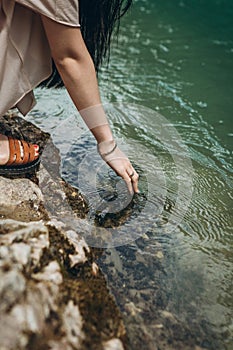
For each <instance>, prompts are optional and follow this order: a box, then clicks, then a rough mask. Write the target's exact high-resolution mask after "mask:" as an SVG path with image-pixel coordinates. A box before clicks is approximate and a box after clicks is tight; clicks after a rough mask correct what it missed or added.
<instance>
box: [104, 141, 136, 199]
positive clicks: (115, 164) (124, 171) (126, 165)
mask: <svg viewBox="0 0 233 350" xmlns="http://www.w3.org/2000/svg"><path fill="white" fill-rule="evenodd" d="M98 152H99V154H100V155H101V157H102V158H103V160H104V161H105V162H106V163H107V164H108V165H109V166H110V167H111V168H112V169H113V170H114V171H115V173H116V174H117V175H119V176H121V177H122V179H123V180H125V182H126V185H127V187H128V190H129V192H130V193H131V194H133V193H134V192H135V193H139V189H138V179H139V176H138V174H137V172H136V170H135V169H134V168H133V166H132V164H131V163H130V161H129V159H128V157H127V156H126V155H125V154H124V153H123V152H122V151H121V150H120V149H119V147H118V146H117V144H116V142H115V140H110V141H104V142H101V143H99V144H98Z"/></svg>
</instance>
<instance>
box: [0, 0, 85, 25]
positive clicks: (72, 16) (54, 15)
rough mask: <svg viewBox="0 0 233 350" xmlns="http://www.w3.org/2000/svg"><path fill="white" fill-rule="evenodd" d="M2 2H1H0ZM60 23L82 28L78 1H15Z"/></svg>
mask: <svg viewBox="0 0 233 350" xmlns="http://www.w3.org/2000/svg"><path fill="white" fill-rule="evenodd" d="M0 1H1V0H0ZM15 1H16V2H18V3H19V4H21V5H24V6H27V7H29V8H30V9H31V10H33V11H35V12H37V13H39V14H42V15H44V16H47V17H49V18H51V19H53V20H54V21H56V22H58V23H62V24H65V25H69V26H72V27H80V23H79V1H78V0H15Z"/></svg>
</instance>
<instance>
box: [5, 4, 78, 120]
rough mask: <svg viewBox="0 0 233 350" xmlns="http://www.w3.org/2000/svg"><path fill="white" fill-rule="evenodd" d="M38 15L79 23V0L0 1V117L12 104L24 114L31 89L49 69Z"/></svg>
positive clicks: (32, 100)
mask: <svg viewBox="0 0 233 350" xmlns="http://www.w3.org/2000/svg"><path fill="white" fill-rule="evenodd" d="M41 14H42V15H45V16H47V17H49V18H51V19H53V20H54V21H56V22H59V23H62V24H65V25H69V26H74V27H79V26H80V25H79V13H78V0H0V117H1V116H2V115H4V114H5V113H6V112H7V111H8V110H9V109H10V108H12V107H14V106H16V107H17V108H18V109H19V111H20V112H21V113H22V114H24V115H25V114H27V113H28V112H29V111H30V109H31V108H32V107H33V106H34V105H35V98H34V94H33V89H34V88H35V87H36V86H37V85H38V84H39V83H40V82H41V81H43V80H44V79H46V78H48V77H49V75H50V74H51V72H52V69H51V54H50V50H49V45H48V41H47V38H46V35H45V32H44V29H43V25H42V21H41V17H40V15H41Z"/></svg>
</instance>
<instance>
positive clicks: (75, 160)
mask: <svg viewBox="0 0 233 350" xmlns="http://www.w3.org/2000/svg"><path fill="white" fill-rule="evenodd" d="M232 18H233V2H231V1H230V0H229V1H227V0H212V1H210V0H205V1H204V0H196V1H192V2H191V1H187V0H182V1H181V0H167V1H166V2H164V1H162V0H159V1H156V2H154V1H149V0H144V1H143V0H141V1H136V2H135V5H134V8H133V10H132V11H131V14H130V15H129V16H128V17H127V18H125V19H124V20H123V22H122V28H121V32H120V38H119V42H118V45H116V44H115V45H114V47H113V50H112V59H111V63H110V66H109V68H108V69H107V68H104V69H103V70H102V73H101V74H100V77H99V80H100V88H101V92H102V96H103V100H104V102H106V103H110V106H108V112H109V116H110V119H111V124H112V126H113V129H114V132H115V135H116V136H117V137H118V139H119V141H120V142H121V143H122V145H123V146H122V147H123V148H124V149H125V150H126V151H127V153H128V154H129V155H130V156H131V159H132V160H133V162H134V164H135V165H136V166H137V167H138V170H139V172H140V174H141V195H140V196H138V198H137V199H135V200H134V201H135V202H134V205H133V206H132V207H131V208H130V210H129V211H128V212H127V213H126V214H125V213H124V215H125V216H124V218H123V220H122V221H121V222H120V223H118V225H120V226H121V225H122V226H125V227H126V231H128V232H134V233H135V228H136V227H135V216H133V214H134V213H135V212H136V216H137V215H139V214H138V213H140V212H142V213H143V214H145V215H144V216H143V215H142V217H141V218H140V224H138V223H137V225H136V226H137V228H138V227H139V228H140V229H139V231H138V233H136V236H134V235H133V234H132V235H131V237H132V236H133V238H138V237H141V236H142V238H140V239H141V240H142V241H143V242H141V243H140V242H139V244H136V245H134V243H130V244H128V245H126V246H124V247H121V248H116V249H115V248H114V249H113V250H109V251H108V253H106V254H107V255H108V259H105V258H103V259H102V261H100V263H102V267H103V269H104V271H105V272H106V274H107V275H108V274H109V285H110V287H111V288H112V290H113V292H114V293H115V295H116V298H117V300H118V302H119V304H120V305H121V308H122V310H125V304H126V303H128V302H129V300H130V294H129V293H128V292H129V290H131V289H132V288H134V289H135V288H137V283H135V281H134V279H136V277H135V276H136V275H137V272H138V271H137V268H138V266H137V264H135V268H133V266H134V261H135V259H139V260H140V259H141V261H142V257H143V259H144V260H143V274H144V278H145V280H144V282H145V284H146V286H145V289H146V288H148V289H149V290H150V292H151V293H153V285H156V286H158V285H161V286H162V285H163V286H166V288H164V290H165V293H167V299H166V303H165V304H164V305H163V306H162V308H164V309H166V310H169V311H170V312H172V313H174V314H175V315H176V316H177V317H178V319H179V320H181V321H182V322H184V323H190V322H194V321H195V323H196V324H199V326H200V325H202V324H203V322H206V324H208V327H207V326H206V327H207V328H208V331H206V335H205V336H203V335H200V334H201V332H200V329H199V328H198V327H196V338H198V337H199V338H198V339H199V342H198V341H197V344H199V345H203V346H205V347H206V348H209V349H219V350H222V349H227V350H230V349H232V348H233V341H232V337H233V324H232V312H233V302H232V300H233V295H232V275H233V274H232V272H233V269H232V262H233V254H232V237H231V234H232V223H233V219H232V197H233V193H232V185H233V182H232V172H233V166H232V159H233V153H232V152H233V145H232V138H233V123H232V110H233V99H232V96H233V75H232V72H233V25H232V24H233V22H232ZM37 97H38V105H37V107H36V108H35V109H34V111H33V112H32V113H31V114H30V116H29V117H28V118H29V119H30V120H32V121H33V122H35V123H36V124H37V125H39V126H41V127H42V128H44V129H45V130H46V131H49V132H51V134H52V135H53V138H54V141H55V143H56V145H57V146H58V147H60V149H61V154H62V155H63V176H65V177H66V179H67V180H69V181H70V182H71V183H72V184H73V185H78V181H77V169H78V166H79V164H80V161H81V160H82V159H84V158H85V157H86V155H87V154H91V152H92V150H93V145H94V143H93V139H92V138H91V137H90V136H88V134H87V132H86V131H85V129H84V128H83V126H82V125H81V121H80V118H79V117H78V116H77V113H76V111H75V109H74V107H73V106H72V104H71V102H70V100H69V98H68V96H67V94H66V93H65V91H63V90H58V91H46V90H37ZM116 102H118V104H116ZM153 111H157V112H158V113H159V114H156V112H153ZM159 115H162V116H164V117H165V118H166V123H165V124H163V126H164V125H166V127H165V128H166V129H167V130H168V134H169V133H170V136H169V137H171V138H169V137H168V138H167V139H166V140H165V138H166V137H165V136H164V134H163V131H161V129H160V126H161V123H160V121H159V119H158V116H159ZM158 124H159V125H158ZM67 130H68V133H69V135H67ZM76 132H77V133H78V135H79V137H77V133H76ZM171 133H172V135H171ZM161 135H162V136H161ZM177 135H179V137H178V139H177ZM68 136H69V137H70V139H71V142H70V141H69V140H68V141H67V138H68ZM174 138H175V140H176V141H177V140H178V141H177V143H170V146H169V140H173V141H174ZM77 140H78V141H77ZM165 141H166V142H165ZM186 146H187V148H188V150H187V149H186ZM180 147H181V148H180ZM182 150H183V152H184V158H183V160H184V161H187V160H191V162H192V166H191V168H187V164H188V166H190V163H187V162H186V163H182ZM177 157H178V158H177ZM179 157H180V158H179ZM177 164H178V167H177ZM182 164H183V167H182ZM91 165H92V164H91ZM91 168H92V167H91V166H90V169H89V170H90V171H91ZM85 169H86V168H85ZM92 169H93V168H92ZM82 171H83V169H82ZM192 171H193V174H192ZM99 173H100V175H98V176H99V177H100V179H99V181H100V185H99V186H98V190H97V194H99V193H100V191H101V188H102V191H103V192H104V194H102V196H103V198H104V196H105V197H107V196H110V197H109V198H110V199H111V200H112V198H111V195H113V194H114V193H115V192H114V191H115V187H114V186H115V185H114V181H116V179H115V178H114V175H113V174H112V173H110V175H109V173H108V171H107V169H106V168H104V167H103V168H101V169H100V171H99ZM189 175H190V176H189ZM109 178H110V180H109ZM87 179H88V177H87ZM87 183H88V184H89V182H88V181H87ZM101 186H102V187H101ZM122 186H123V185H122ZM94 190H96V188H94V189H93V188H92V187H91V184H90V187H89V189H88V188H87V189H86V191H87V196H89V198H90V199H91V198H92V194H91V193H92V191H94ZM88 191H89V193H88ZM98 191H99V192H98ZM120 191H121V192H120V195H119V196H120V198H121V196H124V193H125V192H124V188H123V187H121V189H120ZM178 192H179V193H178ZM122 193H123V194H122ZM93 196H94V195H93ZM179 196H180V197H179ZM178 197H179V198H181V205H180V207H177V205H178V204H177V198H178ZM93 198H95V197H93ZM189 200H190V203H189ZM146 201H148V203H149V206H148V207H146V206H145V203H146ZM100 205H102V206H101V208H100V207H95V210H97V209H98V210H100V211H102V212H103V213H102V214H101V215H102V217H103V216H104V215H105V212H104V208H103V203H100ZM145 207H146V210H144V211H143V210H142V209H141V208H145ZM174 213H176V216H175V218H173V222H172V225H173V229H172V230H169V225H170V224H171V220H170V218H171V215H172V214H174ZM122 215H123V214H122ZM120 216H121V215H119V217H120ZM119 217H118V220H120V219H119ZM169 220H170V221H169ZM102 221H103V220H102ZM140 239H139V241H140ZM129 241H130V238H129ZM121 243H122V242H121ZM123 243H129V242H123ZM140 244H141V245H140ZM117 245H119V244H116V246H117ZM135 247H136V248H135ZM158 247H159V248H158ZM135 249H137V251H138V252H137V257H136V258H135ZM158 251H159V252H162V256H163V258H162V260H161V264H162V266H163V269H164V270H165V274H160V275H159V276H157V277H155V274H154V269H155V266H154V265H153V264H152V265H151V264H150V261H151V260H150V259H151V257H153V258H154V257H155V256H156V254H157V253H158ZM109 256H110V257H109ZM162 256H161V254H160V255H158V257H159V258H161V257H162ZM126 261H128V262H132V265H131V266H132V268H131V269H129V267H127V264H125V263H126ZM109 265H113V266H114V269H115V270H114V271H115V275H114V276H115V279H117V281H116V280H115V281H114V280H113V279H111V271H110V269H109V267H108V266H109ZM126 275H127V278H126ZM146 276H148V277H147V279H146ZM153 278H154V279H155V280H153ZM156 279H157V280H156ZM121 283H122V285H123V284H124V285H125V287H124V288H125V289H124V293H123V294H122V293H119V295H118V292H117V288H118V287H119V284H121ZM132 286H134V287H132ZM135 286H136V287H135ZM138 288H139V287H138ZM140 288H141V289H142V286H141V287H140ZM126 296H127V298H126ZM124 297H125V300H124ZM141 298H142V299H143V297H141ZM126 299H127V300H126ZM132 300H133V298H132ZM147 307H148V305H147ZM154 308H155V305H152V304H151V310H152V311H151V312H152V315H153V312H156V310H157V309H158V308H159V307H158V305H157V304H156V308H157V309H156V308H155V309H154ZM147 315H148V313H147ZM150 320H152V321H151V322H153V317H152V316H151V318H150ZM144 322H145V323H146V316H145V318H144ZM200 327H201V326H200ZM211 332H212V333H211ZM152 333H153V332H152ZM213 334H214V336H213ZM151 337H152V340H151V341H152V343H153V334H152V335H151ZM193 337H194V338H195V334H194V335H193ZM200 339H201V340H200Z"/></svg>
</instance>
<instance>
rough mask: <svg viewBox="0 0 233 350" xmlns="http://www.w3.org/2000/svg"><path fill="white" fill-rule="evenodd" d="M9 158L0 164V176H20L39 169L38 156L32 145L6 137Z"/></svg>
mask: <svg viewBox="0 0 233 350" xmlns="http://www.w3.org/2000/svg"><path fill="white" fill-rule="evenodd" d="M8 141H9V153H10V155H9V159H8V161H7V163H6V164H4V165H0V176H1V175H3V176H4V175H5V176H20V175H26V174H32V173H35V172H36V171H37V170H38V169H39V164H40V157H39V154H37V152H36V150H35V147H34V145H32V144H30V143H28V142H26V141H24V140H17V139H13V138H11V137H8Z"/></svg>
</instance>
